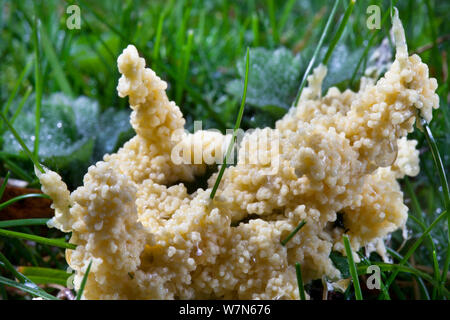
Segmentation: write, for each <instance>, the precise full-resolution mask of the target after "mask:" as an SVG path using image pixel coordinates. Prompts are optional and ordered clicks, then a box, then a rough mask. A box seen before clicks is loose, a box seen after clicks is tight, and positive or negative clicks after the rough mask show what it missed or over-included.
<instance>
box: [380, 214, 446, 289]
mask: <svg viewBox="0 0 450 320" xmlns="http://www.w3.org/2000/svg"><path fill="white" fill-rule="evenodd" d="M446 216H447V211H444V212H442V213H441V214H440V215H439V217H437V218H436V219H435V220H434V221H433V223H432V224H430V226H429V227H428V228H427V229H426V230H425V231H424V232H423V233H422V235H421V236H420V237H419V238H418V239H417V240H416V241H415V242H414V244H413V245H412V246H411V247H410V248H409V250H408V252H407V253H406V254H405V255H404V256H403V259H402V260H401V261H400V262H399V263H398V265H400V266H402V265H404V264H405V263H406V262H407V261H408V259H409V258H410V257H411V255H412V254H413V253H414V252H415V251H416V249H417V248H418V247H419V245H420V244H421V243H422V241H423V240H424V239H425V238H426V237H427V236H428V234H429V233H430V232H431V230H432V229H433V228H434V227H435V226H436V225H437V224H438V223H439V222H440V221H441V220H443V219H444V218H446ZM398 273H399V270H398V269H394V271H393V273H392V274H391V275H390V277H389V278H388V280H387V282H386V289H389V286H390V285H391V283H392V282H393V281H394V280H395V277H396V276H397V275H398ZM444 279H445V278H444Z"/></svg>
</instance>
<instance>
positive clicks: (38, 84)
mask: <svg viewBox="0 0 450 320" xmlns="http://www.w3.org/2000/svg"><path fill="white" fill-rule="evenodd" d="M34 4H35V8H34V11H35V17H34V23H33V44H34V60H35V63H34V81H35V85H34V87H35V90H36V111H35V129H34V138H35V139H34V149H33V155H34V158H35V159H36V162H38V155H39V139H40V137H39V133H40V128H41V103H42V82H41V81H42V77H41V65H40V54H39V40H38V32H39V30H38V22H37V10H36V3H34ZM16 139H17V137H16ZM22 148H23V146H22ZM38 168H39V167H38Z"/></svg>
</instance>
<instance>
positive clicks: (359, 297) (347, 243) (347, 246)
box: [342, 234, 363, 300]
mask: <svg viewBox="0 0 450 320" xmlns="http://www.w3.org/2000/svg"><path fill="white" fill-rule="evenodd" d="M342 239H343V241H344V246H345V253H346V254H347V261H348V267H349V270H350V274H351V276H352V279H353V287H354V288H355V297H356V300H363V296H362V292H361V286H360V284H359V278H358V272H357V270H356V265H355V261H354V260H353V253H352V248H351V247H350V241H349V240H348V236H347V235H345V234H344V235H343V236H342Z"/></svg>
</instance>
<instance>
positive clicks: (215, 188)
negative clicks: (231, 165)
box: [209, 47, 250, 199]
mask: <svg viewBox="0 0 450 320" xmlns="http://www.w3.org/2000/svg"><path fill="white" fill-rule="evenodd" d="M245 60H246V61H245V80H244V93H243V95H242V100H241V107H240V108H239V114H238V117H237V119H236V124H235V125H234V130H233V136H232V137H231V141H230V144H229V146H228V149H227V153H226V155H225V158H224V159H223V164H222V166H221V167H220V171H219V175H218V176H217V179H216V182H215V183H214V187H213V189H212V191H211V194H210V195H209V197H210V198H211V199H214V196H215V194H216V191H217V188H218V187H219V184H220V180H221V179H222V176H223V173H224V172H225V168H226V166H227V160H228V158H229V156H230V154H231V150H233V147H234V140H236V134H237V130H238V129H239V127H240V126H241V120H242V115H243V114H244V106H245V99H246V97H247V85H248V71H249V64H250V49H249V48H248V47H247V54H246V59H245Z"/></svg>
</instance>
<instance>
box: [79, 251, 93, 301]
mask: <svg viewBox="0 0 450 320" xmlns="http://www.w3.org/2000/svg"><path fill="white" fill-rule="evenodd" d="M91 266H92V260H91V261H90V262H89V265H88V267H87V269H86V273H85V274H84V277H83V280H81V285H80V289H79V290H78V292H77V296H76V298H75V300H81V297H82V296H83V292H84V287H85V286H86V282H87V279H88V276H89V272H90V271H91Z"/></svg>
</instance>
